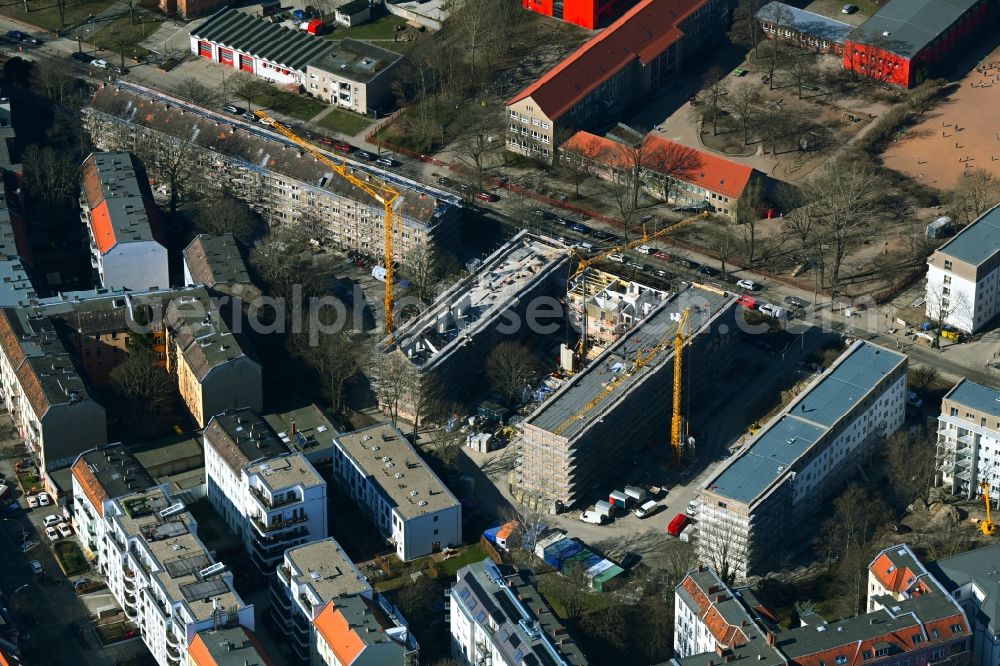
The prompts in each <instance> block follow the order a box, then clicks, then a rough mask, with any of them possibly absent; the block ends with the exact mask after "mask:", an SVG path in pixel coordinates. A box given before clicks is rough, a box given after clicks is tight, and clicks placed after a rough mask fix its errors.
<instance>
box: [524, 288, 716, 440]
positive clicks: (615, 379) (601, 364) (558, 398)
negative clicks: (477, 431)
mask: <svg viewBox="0 0 1000 666" xmlns="http://www.w3.org/2000/svg"><path fill="white" fill-rule="evenodd" d="M733 300H734V297H733V296H729V295H725V294H722V293H719V292H716V291H710V290H708V289H701V288H698V287H696V286H692V287H691V288H688V289H685V290H683V291H681V292H679V293H678V294H677V295H676V296H674V297H673V298H670V299H668V300H666V301H664V302H663V303H661V304H660V305H658V306H657V308H656V309H655V310H653V312H652V313H651V314H650V315H649V316H648V317H646V319H644V320H643V321H642V322H640V323H639V324H638V325H637V326H636V327H635V328H633V329H632V330H631V331H629V332H628V334H627V335H625V336H623V337H622V338H619V339H618V340H617V341H615V343H614V344H613V345H611V346H610V347H608V348H607V349H606V350H605V351H604V352H603V353H601V355H600V356H598V357H597V358H596V359H594V360H593V361H592V362H591V363H590V365H589V366H587V368H586V369H584V370H583V371H582V372H579V373H578V374H576V375H575V376H574V377H573V378H572V379H571V380H570V381H568V382H566V383H565V384H564V385H563V386H562V387H560V388H559V390H557V391H556V392H555V393H554V394H553V395H552V397H551V398H549V399H548V400H547V401H545V402H543V403H542V404H541V405H540V406H539V408H538V409H537V410H535V412H534V413H533V414H531V415H530V416H529V417H528V418H527V420H526V421H525V423H526V424H530V425H533V426H535V427H537V428H541V429H542V430H547V431H549V432H553V433H555V432H556V431H558V434H559V435H560V436H562V437H565V438H567V439H572V438H573V437H574V436H576V435H578V434H579V433H580V432H582V431H583V429H584V428H585V427H586V426H587V425H588V424H589V423H590V422H591V421H592V420H593V419H594V418H596V417H597V415H598V414H599V413H600V412H601V411H602V406H607V405H611V404H613V403H614V402H615V400H617V399H619V398H621V397H622V396H624V395H626V394H627V393H628V392H629V391H630V390H631V389H632V387H633V386H634V385H635V384H637V383H638V382H639V381H640V380H641V379H643V378H644V377H646V375H648V374H650V373H652V372H654V371H655V370H657V369H658V368H659V366H660V364H661V363H664V362H666V361H667V360H668V359H671V358H673V353H674V352H673V345H672V344H667V345H665V346H663V348H661V349H659V350H658V351H657V352H656V354H655V356H654V358H651V359H649V360H647V361H646V362H645V364H644V365H643V366H642V367H640V368H639V369H638V370H636V371H635V372H632V373H631V374H628V372H627V371H630V370H631V368H632V366H633V365H634V364H635V360H636V356H637V355H639V354H643V355H645V354H649V353H650V352H651V350H653V349H654V348H655V347H657V345H660V343H661V342H663V341H664V340H668V341H669V340H672V339H673V334H674V332H675V331H676V329H677V318H678V317H679V316H680V314H681V313H682V312H683V311H684V310H685V309H688V308H690V309H691V315H690V320H689V325H688V330H689V332H690V334H691V335H694V334H696V333H697V332H698V331H699V330H701V329H702V328H703V327H704V326H705V325H706V324H707V323H708V322H709V321H710V320H711V318H712V317H713V316H715V315H716V314H717V313H719V312H720V311H721V310H722V309H723V308H724V307H725V306H726V305H728V304H729V303H731V302H732V301H733ZM612 385H614V389H613V390H612V391H610V392H606V390H605V389H606V388H607V387H610V386H612ZM602 395H603V399H602V400H601V401H600V403H598V404H597V405H595V406H593V407H592V408H591V409H590V410H585V408H586V406H587V405H588V404H589V403H591V401H593V400H594V399H596V398H599V397H601V396H602ZM584 413H586V414H587V418H578V417H579V416H580V415H582V414H584Z"/></svg>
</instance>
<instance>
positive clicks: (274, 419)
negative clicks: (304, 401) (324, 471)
mask: <svg viewBox="0 0 1000 666" xmlns="http://www.w3.org/2000/svg"><path fill="white" fill-rule="evenodd" d="M264 420H265V421H267V423H268V425H270V426H271V428H273V429H274V431H275V432H276V433H278V439H280V440H281V441H282V442H283V443H284V444H285V446H287V447H288V448H289V449H290V450H291V451H292V452H294V453H301V454H302V455H304V456H305V457H306V460H308V461H309V462H311V463H312V464H313V465H321V466H322V465H329V464H331V463H332V462H333V438H334V437H335V436H336V435H338V434H339V433H340V431H339V430H338V429H337V427H336V426H334V424H333V423H332V422H331V421H330V419H328V418H327V417H326V414H324V413H323V410H322V409H320V407H319V405H316V404H310V405H306V406H305V407H296V408H294V409H290V410H288V411H285V412H276V413H272V414H265V415H264Z"/></svg>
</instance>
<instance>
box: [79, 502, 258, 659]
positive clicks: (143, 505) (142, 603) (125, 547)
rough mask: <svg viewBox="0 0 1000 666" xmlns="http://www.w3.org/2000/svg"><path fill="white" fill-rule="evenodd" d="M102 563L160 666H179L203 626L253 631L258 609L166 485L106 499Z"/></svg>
mask: <svg viewBox="0 0 1000 666" xmlns="http://www.w3.org/2000/svg"><path fill="white" fill-rule="evenodd" d="M103 521H104V525H103V526H102V530H103V533H104V538H103V540H102V542H101V543H100V544H99V546H98V566H99V568H100V570H101V573H102V574H103V575H104V576H105V578H106V580H107V584H108V590H109V591H110V593H111V594H112V595H113V596H114V597H115V599H116V600H117V601H118V603H119V604H121V606H122V608H123V609H124V611H125V615H126V617H128V618H129V620H131V621H132V622H133V623H134V624H135V625H136V626H137V627H138V629H139V635H140V636H141V637H142V640H143V642H144V643H145V644H146V647H147V648H148V649H149V651H150V652H151V653H152V655H153V658H154V659H155V660H156V663H157V664H158V665H159V666H179V664H181V663H183V662H184V660H185V659H186V658H187V653H188V650H189V647H190V646H191V645H192V643H194V642H195V635H196V634H197V633H198V632H200V631H204V630H206V629H216V628H218V627H220V626H224V627H230V626H234V625H240V626H243V627H246V628H247V629H250V630H251V631H252V630H253V628H254V612H253V606H247V605H245V604H244V603H243V600H242V599H241V598H240V596H239V595H238V594H237V593H236V591H235V590H234V589H233V574H232V573H230V572H228V571H226V566H225V565H224V564H222V563H216V562H214V561H213V559H212V556H211V555H210V554H209V552H208V549H206V548H205V545H204V544H203V543H202V542H201V540H200V539H199V538H198V536H197V528H198V526H197V522H196V521H195V520H194V517H193V516H192V515H191V514H190V512H188V510H187V509H186V508H185V506H184V504H183V503H181V502H177V501H175V499H174V498H173V497H171V496H170V495H169V494H168V493H167V492H166V489H165V487H162V486H161V487H159V488H152V489H149V490H145V491H142V492H135V493H129V494H127V495H123V496H120V497H117V498H114V499H111V500H107V501H105V502H104V509H103Z"/></svg>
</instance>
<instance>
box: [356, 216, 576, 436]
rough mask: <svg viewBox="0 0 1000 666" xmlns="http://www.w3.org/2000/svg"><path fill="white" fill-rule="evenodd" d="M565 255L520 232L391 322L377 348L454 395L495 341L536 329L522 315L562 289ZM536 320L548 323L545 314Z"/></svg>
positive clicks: (403, 410) (407, 404)
mask: <svg viewBox="0 0 1000 666" xmlns="http://www.w3.org/2000/svg"><path fill="white" fill-rule="evenodd" d="M569 256H570V254H569V249H568V248H567V247H566V246H565V245H563V244H562V243H559V242H558V241H555V240H552V239H551V238H545V237H542V236H535V235H531V234H529V233H527V232H526V231H521V232H520V233H518V234H517V235H516V236H514V238H513V239H511V241H510V242H509V243H506V244H504V245H503V246H502V247H500V248H499V249H498V250H497V251H496V252H494V253H493V254H491V255H490V256H489V257H487V258H486V259H485V260H484V261H483V263H482V264H481V265H480V267H479V269H478V270H476V272H475V273H473V274H472V275H470V276H469V277H467V278H465V279H463V280H460V281H459V282H457V283H455V284H454V285H453V286H452V287H451V288H449V289H448V290H447V291H445V292H444V293H443V294H441V296H440V297H438V299H437V301H436V302H435V303H434V305H432V306H431V307H429V308H428V309H427V310H426V311H424V312H423V313H422V314H421V315H420V316H419V317H417V318H416V319H413V320H411V321H409V322H406V323H405V324H403V325H401V326H400V327H399V328H398V329H396V332H395V334H394V335H393V336H392V337H391V338H389V339H387V340H385V341H384V343H383V345H382V350H383V351H382V352H381V353H383V354H395V355H398V356H400V357H402V358H405V359H406V361H407V362H408V363H410V364H412V366H414V367H415V368H416V370H417V371H418V373H419V374H420V377H421V380H422V381H423V382H428V381H435V382H436V383H437V386H438V387H440V389H441V390H442V391H443V395H441V396H440V398H442V399H444V400H448V401H456V402H462V401H463V397H466V396H468V395H469V394H470V393H474V391H472V390H471V388H474V385H475V384H476V382H477V380H479V379H480V376H479V375H478V374H477V373H476V370H475V369H476V368H482V367H483V365H484V362H485V359H486V357H487V355H488V354H489V353H490V351H491V350H493V348H494V347H496V345H497V344H499V343H500V342H502V341H504V340H521V339H525V338H527V337H529V336H530V335H531V334H533V333H536V331H534V330H532V327H531V326H530V325H529V323H528V321H527V318H526V316H525V315H526V314H527V313H528V312H529V311H530V309H531V308H534V307H537V306H539V305H540V304H541V302H540V301H539V300H538V299H539V298H542V297H550V298H553V299H554V298H555V297H561V296H562V292H561V290H562V289H564V288H565V286H566V274H567V268H566V266H567V263H568V262H569ZM551 305H553V306H555V305H558V303H556V301H555V300H552V301H551ZM559 315H560V316H561V312H560V313H559ZM542 323H544V324H548V325H551V320H545V321H543V322H542ZM560 330H561V328H560ZM432 376H433V379H432ZM373 379H375V380H376V381H378V378H373ZM385 381H398V377H390V378H386V379H385ZM414 402H415V400H414V397H413V396H407V398H405V399H403V400H402V401H401V402H400V405H399V413H400V415H402V416H404V417H412V416H413V412H414Z"/></svg>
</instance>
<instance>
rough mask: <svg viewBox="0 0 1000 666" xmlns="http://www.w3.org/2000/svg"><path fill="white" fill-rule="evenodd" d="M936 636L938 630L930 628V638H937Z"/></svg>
mask: <svg viewBox="0 0 1000 666" xmlns="http://www.w3.org/2000/svg"><path fill="white" fill-rule="evenodd" d="M937 637H938V630H937V629H931V639H932V640H935V639H937Z"/></svg>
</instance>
